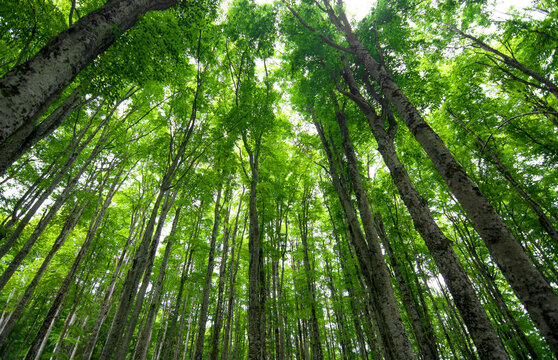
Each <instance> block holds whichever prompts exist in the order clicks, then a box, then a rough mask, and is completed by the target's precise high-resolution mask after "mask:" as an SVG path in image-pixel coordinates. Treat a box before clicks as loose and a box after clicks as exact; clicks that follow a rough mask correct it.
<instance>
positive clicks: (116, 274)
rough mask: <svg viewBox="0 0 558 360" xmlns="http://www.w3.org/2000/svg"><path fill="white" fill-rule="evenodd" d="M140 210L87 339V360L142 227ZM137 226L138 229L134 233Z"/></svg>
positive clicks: (133, 219)
mask: <svg viewBox="0 0 558 360" xmlns="http://www.w3.org/2000/svg"><path fill="white" fill-rule="evenodd" d="M140 211H141V210H140V209H138V210H137V214H135V215H132V219H131V221H130V229H129V232H128V238H127V240H126V245H124V249H123V250H122V253H121V254H120V258H119V259H118V262H117V263H116V267H115V269H114V271H113V274H112V278H111V281H110V284H109V286H108V287H107V290H106V293H105V297H104V299H103V303H102V304H101V308H100V309H99V315H97V320H96V321H95V325H94V326H93V330H92V331H91V334H90V335H89V340H88V341H87V345H86V348H85V350H84V352H83V359H85V360H90V359H91V357H92V356H93V351H94V350H95V345H96V344H97V338H98V336H99V332H100V331H101V326H102V325H103V323H104V322H105V320H106V318H107V316H108V314H109V311H110V308H111V307H112V301H111V300H112V296H113V295H114V290H115V289H116V280H117V279H119V277H120V273H121V269H122V265H124V263H125V262H127V261H126V260H127V251H128V248H129V247H130V245H132V242H134V241H135V238H136V236H137V235H139V231H140V230H139V228H141V225H140V226H137V225H136V224H137V221H138V217H139V216H143V214H140ZM135 228H137V229H138V230H137V232H136V234H135V235H134V229H135Z"/></svg>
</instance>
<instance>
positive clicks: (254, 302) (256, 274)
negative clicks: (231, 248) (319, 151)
mask: <svg viewBox="0 0 558 360" xmlns="http://www.w3.org/2000/svg"><path fill="white" fill-rule="evenodd" d="M261 138H262V134H261V133H260V134H259V136H258V138H257V139H256V145H255V146H254V149H252V150H249V146H248V142H247V140H246V137H245V136H243V140H244V145H245V147H246V148H247V151H248V155H249V160H250V169H251V176H252V178H251V179H250V202H249V214H250V227H249V232H248V239H249V240H248V251H249V254H250V259H249V263H248V360H264V359H265V353H264V351H265V350H264V349H265V346H264V343H265V338H264V334H262V316H263V313H264V310H265V309H264V308H263V306H262V297H261V292H262V289H261V288H262V287H263V286H264V284H263V282H262V272H263V258H262V249H261V234H260V226H259V219H258V204H257V186H258V175H259V154H260V144H261Z"/></svg>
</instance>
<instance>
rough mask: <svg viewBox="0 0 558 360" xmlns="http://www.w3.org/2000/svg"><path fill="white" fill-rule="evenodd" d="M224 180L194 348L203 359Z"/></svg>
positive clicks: (216, 208) (195, 353)
mask: <svg viewBox="0 0 558 360" xmlns="http://www.w3.org/2000/svg"><path fill="white" fill-rule="evenodd" d="M222 187H223V182H222V181H221V185H220V186H219V190H218V191H217V199H216V200H215V211H214V219H213V231H212V233H211V243H210V245H209V255H208V258H207V272H206V274H205V284H204V287H203V297H202V302H201V309H200V317H199V319H198V337H197V340H196V348H195V350H194V359H195V360H201V359H202V356H203V344H204V340H205V324H206V322H207V310H208V308H209V292H210V291H211V278H212V277H213V268H214V265H215V242H216V241H217V235H218V233H219V216H220V207H221V204H220V202H221V190H222Z"/></svg>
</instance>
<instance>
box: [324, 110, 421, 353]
mask: <svg viewBox="0 0 558 360" xmlns="http://www.w3.org/2000/svg"><path fill="white" fill-rule="evenodd" d="M314 125H315V127H316V130H317V131H318V135H319V136H320V139H321V141H322V144H323V148H324V150H325V152H326V155H327V157H328V162H329V171H330V177H331V179H332V183H333V185H334V187H335V189H336V192H337V194H338V196H339V200H340V202H341V205H342V206H343V211H344V213H345V217H346V219H347V222H348V225H349V230H350V234H351V239H352V240H353V242H354V246H355V250H356V252H357V259H358V260H359V263H360V266H361V268H362V271H363V273H364V276H365V279H366V281H367V285H368V286H369V288H370V291H371V292H372V296H373V298H374V303H375V306H377V308H378V315H379V319H378V320H379V321H380V324H379V329H380V332H381V333H382V339H383V341H384V345H385V346H384V351H385V352H386V353H387V354H388V357H391V358H393V359H414V354H413V350H412V348H411V342H410V341H409V337H408V336H407V333H406V331H405V327H404V325H403V321H402V319H401V315H400V314H399V309H398V308H397V302H396V300H395V294H394V293H393V288H392V286H391V281H390V278H389V273H388V269H387V265H386V263H385V260H384V257H383V254H382V251H381V249H380V244H379V242H378V237H377V234H376V230H375V229H374V228H373V227H372V228H370V226H366V225H365V229H366V228H367V227H368V229H367V231H368V233H367V234H370V235H369V236H367V240H369V241H368V244H367V241H366V239H365V235H364V234H363V233H362V230H361V227H360V222H359V220H358V217H357V214H356V210H355V208H354V207H353V204H352V201H351V199H350V197H349V192H348V190H347V187H346V185H344V184H343V182H342V181H340V176H339V175H338V171H337V168H336V165H335V160H334V157H333V154H332V149H331V148H330V146H332V145H330V144H331V143H332V141H331V138H330V140H328V139H326V137H325V133H324V130H323V127H322V125H321V124H319V123H318V122H317V120H315V122H314ZM333 148H334V149H335V147H334V146H333ZM351 176H353V175H352V174H351ZM352 180H353V181H354V180H356V179H352ZM361 195H362V194H361ZM359 202H360V203H361V204H362V205H361V206H359V208H360V210H361V215H362V214H363V213H364V212H365V211H366V209H368V211H370V209H369V208H368V202H367V201H366V202H365V201H363V199H362V198H361V200H359ZM362 221H363V223H364V222H365V218H363V219H362ZM374 234H375V235H376V236H375V237H372V236H373V235H374ZM369 246H373V249H370V248H369Z"/></svg>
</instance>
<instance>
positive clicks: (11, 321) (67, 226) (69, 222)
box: [0, 201, 89, 356]
mask: <svg viewBox="0 0 558 360" xmlns="http://www.w3.org/2000/svg"><path fill="white" fill-rule="evenodd" d="M88 204H89V201H86V202H85V203H84V204H82V205H81V206H80V205H79V203H77V202H76V203H75V204H74V207H73V208H72V210H71V211H70V214H69V215H68V217H67V218H66V222H65V223H64V226H63V227H62V230H61V231H60V234H59V235H58V237H57V238H56V240H55V241H54V244H53V245H52V248H51V249H50V251H49V253H48V254H47V256H46V257H45V259H44V260H43V262H42V264H41V267H40V268H39V270H37V272H36V273H35V276H34V277H33V280H31V283H29V285H28V286H27V288H26V289H25V293H24V294H23V296H22V297H21V298H20V299H19V301H18V303H17V305H16V307H15V308H14V310H13V311H12V313H11V314H10V316H9V318H8V320H7V321H6V324H5V325H4V327H3V328H2V330H1V333H0V348H1V347H2V346H3V345H4V342H5V341H6V339H7V338H8V336H9V335H10V333H11V331H12V329H13V327H14V325H15V324H16V323H17V322H18V320H19V318H20V316H21V314H22V313H23V310H24V309H25V305H27V302H28V301H29V299H31V296H32V295H33V293H34V291H35V289H36V288H37V285H38V284H39V281H40V280H41V278H42V276H43V275H44V273H45V272H46V269H47V267H48V265H49V263H50V261H51V260H52V258H53V257H54V255H55V254H56V252H57V251H58V250H59V249H60V248H61V247H62V245H64V242H65V241H66V239H67V238H68V235H70V232H71V231H72V230H73V228H74V227H75V226H76V224H77V222H78V220H79V219H80V217H81V214H82V213H83V210H84V209H85V208H86V207H87V205H88ZM4 355H5V356H6V355H7V354H4Z"/></svg>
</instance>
